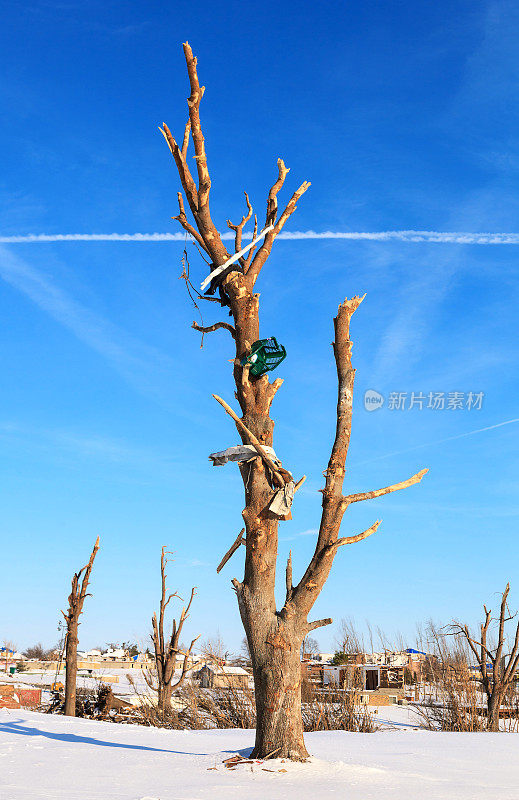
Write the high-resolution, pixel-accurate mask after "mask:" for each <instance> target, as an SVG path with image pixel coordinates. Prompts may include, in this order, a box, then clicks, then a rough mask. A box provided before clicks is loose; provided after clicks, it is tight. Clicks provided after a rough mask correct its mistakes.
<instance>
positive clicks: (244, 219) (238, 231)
mask: <svg viewBox="0 0 519 800" xmlns="http://www.w3.org/2000/svg"><path fill="white" fill-rule="evenodd" d="M244 195H245V200H246V202H247V213H246V214H244V215H243V217H242V219H241V222H239V223H238V224H237V225H233V223H232V222H231V220H230V219H228V220H227V227H228V228H230V229H231V230H232V231H234V232H235V234H236V235H235V237H234V252H235V253H239V252H240V250H241V239H242V233H243V228H244V226H245V225H246V224H247V222H248V221H249V220H250V218H251V217H252V206H251V204H250V200H249V195H248V194H247V192H244ZM252 239H253V240H254V239H255V236H253V237H252ZM240 263H241V264H242V266H243V265H244V263H245V262H244V260H243V258H241V259H240Z"/></svg>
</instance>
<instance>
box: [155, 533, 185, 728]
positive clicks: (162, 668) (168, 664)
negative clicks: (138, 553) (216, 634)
mask: <svg viewBox="0 0 519 800" xmlns="http://www.w3.org/2000/svg"><path fill="white" fill-rule="evenodd" d="M167 562H168V558H167V551H166V548H165V547H163V548H162V552H161V555H160V578H161V593H160V604H159V614H158V616H157V614H153V617H152V620H151V624H152V633H151V640H152V642H153V649H154V655H155V669H156V671H157V684H156V686H155V685H154V684H153V681H152V680H151V679H149V678H147V677H146V675H145V676H144V677H145V679H146V681H147V683H148V685H149V687H150V688H151V689H154V690H155V691H156V692H157V698H158V701H157V702H158V708H159V710H160V712H161V713H162V715H165V714H167V713H168V712H169V711H170V710H171V696H172V694H173V692H174V691H175V690H177V689H180V687H181V686H182V684H183V683H184V681H185V678H186V675H187V673H188V672H189V668H188V660H189V656H190V655H191V651H192V649H193V645H194V644H195V642H196V641H197V639H198V638H199V637H198V636H197V637H196V639H193V641H192V642H191V644H190V646H189V649H188V650H186V651H181V649H180V636H181V634H182V628H183V627H184V623H185V621H186V619H187V618H188V616H189V609H190V608H191V603H192V602H193V598H194V596H195V594H196V589H195V587H193V588H192V589H191V597H190V599H189V603H188V604H187V606H184V607H183V608H182V611H181V613H180V617H179V620H178V622H177V620H175V619H174V620H173V622H172V630H171V636H170V637H169V638H168V637H167V636H166V635H165V634H164V620H165V614H166V608H167V606H168V603H169V602H170V600H172V599H173V598H174V597H177V598H178V597H179V595H178V594H177V593H176V592H173V593H171V594H168V590H167V588H166V580H167V575H166V565H167ZM179 599H180V598H179ZM179 655H182V656H183V660H182V672H181V674H180V677H179V679H178V680H177V682H176V683H173V678H174V676H175V670H176V667H177V659H178V657H179Z"/></svg>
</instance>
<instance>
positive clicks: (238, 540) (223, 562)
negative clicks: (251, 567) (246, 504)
mask: <svg viewBox="0 0 519 800" xmlns="http://www.w3.org/2000/svg"><path fill="white" fill-rule="evenodd" d="M244 533H245V528H242V529H241V531H240V532H239V534H238V536H237V537H236V539H235V540H234V542H233V543H232V545H231V546H230V547H229V549H228V550H227V552H226V554H225V555H224V557H223V558H222V560H221V561H220V563H219V564H218V566H217V567H216V571H217V572H221V571H222V569H223V568H224V567H225V565H226V564H227V562H228V561H229V559H230V558H231V557H232V556H233V555H234V553H235V552H236V550H237V549H238V548H239V546H240V545H241V544H245V537H244V535H243V534H244Z"/></svg>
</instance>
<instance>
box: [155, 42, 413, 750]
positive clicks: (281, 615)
mask: <svg viewBox="0 0 519 800" xmlns="http://www.w3.org/2000/svg"><path fill="white" fill-rule="evenodd" d="M184 55H185V59H186V64H187V71H188V75H189V82H190V88H191V93H190V96H189V98H188V101H187V104H188V113H189V119H188V122H187V124H186V127H185V131H184V136H183V141H182V144H181V145H179V144H177V142H176V140H175V139H174V137H173V135H172V134H171V132H170V130H169V128H168V126H167V125H165V124H164V125H163V126H162V128H161V131H162V133H163V135H164V137H165V139H166V141H167V143H168V146H169V149H170V151H171V153H172V155H173V158H174V160H175V164H176V167H177V170H178V173H179V176H180V182H181V184H182V188H183V191H184V195H185V198H186V200H187V203H188V206H189V209H190V211H191V214H192V215H193V219H194V223H195V225H193V224H192V223H191V222H190V221H189V220H188V218H187V215H186V212H185V207H184V200H183V197H182V194H181V193H180V192H179V193H178V204H179V214H178V216H177V217H176V219H177V220H178V221H179V223H180V224H181V225H182V227H183V228H184V229H185V230H186V231H187V233H188V234H189V235H190V236H191V237H192V238H193V239H194V241H195V243H196V244H197V245H198V247H199V248H200V251H201V252H202V253H203V254H204V257H205V255H207V256H208V257H209V260H210V262H211V263H210V266H209V270H210V272H213V271H214V270H215V269H216V268H217V267H223V268H224V269H223V271H222V272H221V273H220V277H219V278H218V281H217V282H218V287H216V285H214V284H213V286H212V287H210V288H211V289H212V288H214V289H216V288H218V290H219V300H218V302H219V303H220V304H221V305H222V306H223V307H224V308H227V307H228V308H229V310H230V314H231V316H232V318H233V321H234V325H232V324H230V323H229V322H223V321H221V322H216V323H215V324H213V325H210V326H208V327H202V326H200V325H198V324H197V323H193V327H194V328H195V329H196V330H199V331H202V332H204V333H208V332H210V331H216V330H219V329H223V330H225V331H227V332H228V333H229V334H230V335H231V337H232V340H233V343H234V347H235V358H234V381H235V385H236V392H235V396H236V399H237V401H238V403H239V405H240V408H241V412H242V417H241V418H240V417H238V416H237V415H236V414H235V413H234V411H232V409H231V408H230V407H229V406H228V405H227V404H226V403H225V401H223V400H221V399H220V398H217V397H216V395H214V397H215V399H217V400H218V402H220V403H221V405H222V406H223V407H224V408H225V410H226V411H227V412H228V413H229V414H230V415H231V416H232V418H233V419H234V421H235V423H236V427H237V430H238V433H239V435H240V437H241V439H242V442H243V443H244V444H248V445H252V446H253V447H254V448H255V450H256V452H257V453H258V457H256V458H253V460H252V461H249V462H246V463H241V464H240V472H241V476H242V479H243V482H244V488H245V508H244V510H243V512H242V515H243V520H244V524H245V538H244V541H243V536H242V535H241V534H240V535H239V537H238V539H237V540H236V541H235V543H234V544H233V545H232V547H231V549H230V550H228V551H227V553H226V556H225V557H224V559H223V561H225V559H227V558H229V557H231V556H232V553H233V552H235V551H237V550H239V549H241V548H240V547H239V544H240V543H241V542H242V541H243V543H244V544H245V574H244V577H243V580H241V581H240V580H238V579H236V578H235V579H233V581H232V584H233V586H234V589H235V591H236V595H237V599H238V606H239V610H240V614H241V618H242V621H243V625H244V628H245V632H246V635H247V641H248V644H249V650H250V654H251V660H252V665H253V673H254V682H255V697H256V710H257V725H256V744H255V748H254V751H253V756H254V757H256V758H265V757H266V756H268V755H271V754H275V755H276V756H282V757H288V758H290V759H292V760H304V759H305V758H306V757H307V755H308V753H307V750H306V747H305V745H304V741H303V724H302V717H301V664H300V658H299V652H300V647H301V644H302V642H303V639H304V638H305V636H307V635H308V634H309V633H310V632H311V631H313V630H315V629H316V628H319V627H320V626H322V625H328V624H330V623H331V622H332V620H331V619H321V620H317V621H315V622H309V621H308V619H307V618H308V614H309V613H310V611H311V609H312V606H313V605H314V603H315V601H316V599H317V597H318V595H319V593H320V591H321V589H322V588H323V586H324V583H325V581H326V579H327V577H328V574H329V572H330V569H331V566H332V563H333V560H334V558H335V555H336V553H337V551H338V548H339V547H340V546H341V545H346V544H353V543H354V542H358V541H361V540H362V539H365V538H366V537H367V536H369V535H370V534H372V533H374V532H375V531H376V530H377V528H378V526H379V524H380V522H379V521H377V522H375V523H374V524H373V525H371V526H370V527H369V528H368V529H367V530H365V531H364V532H363V533H360V534H358V535H356V536H348V537H343V538H340V539H339V538H338V533H339V528H340V525H341V521H342V517H343V515H344V512H345V511H346V509H347V508H348V507H349V506H350V505H351V504H352V503H357V502H359V501H362V500H369V499H371V498H375V497H381V496H382V495H384V494H388V493H389V492H394V491H396V490H397V489H404V488H405V487H407V486H411V485H412V484H414V483H418V481H420V480H421V479H422V477H423V475H424V474H425V472H426V470H422V471H421V472H419V473H417V474H416V475H413V477H411V478H409V479H408V480H406V481H402V482H401V483H396V484H394V485H392V486H387V487H385V488H383V489H377V490H375V491H371V492H361V493H357V494H351V495H348V496H344V495H343V493H342V484H343V480H344V473H345V460H346V456H347V452H348V446H349V441H350V432H351V415H352V401H353V381H354V375H355V370H354V369H353V366H352V363H351V350H352V342H351V339H350V322H351V317H352V315H353V313H354V312H355V311H356V309H357V308H358V306H359V305H360V303H361V302H362V299H363V298H361V297H353V298H351V299H350V300H348V299H347V300H345V301H344V303H341V305H340V306H339V310H338V314H337V317H336V318H335V320H334V326H335V342H334V343H333V351H334V355H335V362H336V365H337V375H338V382H339V396H338V403H337V429H336V436H335V441H334V444H333V447H332V453H331V457H330V460H329V463H328V468H327V470H326V472H325V476H326V485H325V488H324V490H323V499H322V505H323V511H322V518H321V524H320V528H319V533H318V536H317V542H316V546H315V552H314V555H313V557H312V559H311V561H310V563H309V565H308V567H307V569H306V571H305V574H304V575H303V577H302V579H301V580H300V581H299V583H298V584H297V585H295V586H294V585H293V579H292V561H291V557H290V558H289V561H288V564H287V567H286V598H285V603H284V605H283V607H282V608H281V609H280V610H277V609H276V600H275V593H274V590H275V581H276V560H277V550H278V522H279V518H280V517H279V516H278V514H276V513H275V512H274V511H272V510H271V509H270V504H271V502H272V501H273V497H274V494H275V493H276V492H277V491H278V490H279V489H282V490H283V492H285V491H286V492H288V491H289V490H290V488H292V489H294V483H293V482H292V475H291V474H290V473H289V472H288V471H287V470H286V469H284V468H283V467H282V465H281V462H280V461H279V460H277V459H276V460H275V461H273V460H272V459H271V458H270V457H269V456H268V454H267V453H266V452H265V450H264V449H263V446H264V445H267V446H270V447H271V446H272V441H273V428H274V423H273V421H272V419H271V418H270V407H271V404H272V401H273V399H274V396H275V394H276V392H277V391H278V390H279V388H280V386H281V384H282V383H283V380H282V379H281V378H277V379H276V380H274V381H273V382H272V383H271V382H270V381H269V379H268V377H267V375H262V376H261V377H256V378H255V377H254V376H253V375H251V374H250V364H245V365H242V359H247V357H248V356H249V355H250V353H251V346H252V345H253V344H254V343H255V342H257V341H258V340H259V338H260V331H259V294H257V293H255V291H254V289H255V284H256V281H257V279H258V277H259V274H260V272H261V269H262V267H263V266H264V264H265V262H266V260H267V259H268V257H269V255H270V253H271V250H272V246H273V244H274V240H275V239H276V237H277V236H278V234H279V233H280V232H281V230H282V228H283V226H284V225H285V223H286V222H287V220H288V219H289V217H290V216H291V215H292V214H293V212H294V211H295V210H296V204H297V202H298V201H299V199H300V198H301V197H302V195H303V194H304V193H305V192H306V191H307V189H308V188H309V186H310V184H309V183H308V182H307V181H305V182H303V183H302V184H301V186H300V187H299V188H298V189H296V191H295V192H294V193H293V195H292V197H291V198H290V200H289V201H288V203H287V205H286V207H285V208H284V210H283V211H281V213H279V211H278V194H279V192H280V191H281V189H282V187H283V184H284V182H285V179H286V177H287V175H288V171H289V170H288V169H287V167H285V164H284V162H283V161H282V160H281V159H279V160H278V176H277V178H276V180H275V181H274V183H273V185H272V187H271V189H270V191H269V193H268V198H267V213H266V219H265V226H264V229H263V230H262V231H261V235H262V236H263V239H262V242H261V245H260V246H259V247H258V249H257V250H255V248H254V247H252V248H251V249H250V250H249V251H248V254H247V255H246V256H245V254H244V253H243V254H242V236H243V231H244V226H245V225H246V223H247V222H248V221H249V220H250V219H251V218H252V214H253V209H252V205H251V203H250V201H249V198H248V196H247V194H246V195H245V199H246V203H247V211H246V213H245V214H244V216H243V217H242V219H241V221H240V222H239V223H238V224H236V225H235V224H233V223H232V222H231V221H230V220H229V221H228V222H227V224H228V227H229V228H230V229H231V230H233V231H234V233H235V241H234V251H235V255H234V257H233V259H234V260H233V263H232V264H231V265H228V262H229V260H230V259H231V255H230V253H229V252H228V251H227V249H226V247H225V245H224V243H223V241H222V238H221V236H220V234H219V232H218V229H217V227H216V226H215V224H214V222H213V220H212V218H211V212H210V208H209V194H210V189H211V177H210V174H209V169H208V166H207V156H206V152H205V143H204V136H203V132H202V125H201V121H200V102H201V100H202V97H203V94H204V87H203V86H200V83H199V80H198V74H197V60H196V58H194V56H193V53H192V50H191V47H190V46H189V44H188V43H186V44H184ZM190 141H192V143H193V147H194V161H195V164H196V170H197V175H198V185H197V184H196V183H195V180H194V178H193V176H192V174H191V170H190V168H189V166H188V148H189V144H190ZM257 231H258V222H257V217H255V218H254V232H253V237H255V236H256V233H257ZM238 254H240V255H238ZM213 280H215V278H213ZM209 299H211V300H214V299H215V298H209ZM300 483H301V482H298V484H296V485H295V488H297V486H298V485H300Z"/></svg>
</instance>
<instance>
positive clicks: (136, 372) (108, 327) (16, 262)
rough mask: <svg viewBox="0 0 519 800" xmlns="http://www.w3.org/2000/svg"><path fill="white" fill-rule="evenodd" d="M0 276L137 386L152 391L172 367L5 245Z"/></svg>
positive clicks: (158, 353)
mask: <svg viewBox="0 0 519 800" xmlns="http://www.w3.org/2000/svg"><path fill="white" fill-rule="evenodd" d="M0 278H2V279H3V280H4V281H5V282H6V283H8V284H10V285H11V286H12V287H13V288H15V289H17V290H18V291H20V292H22V293H23V294H24V295H26V296H27V297H28V298H30V300H32V302H33V303H35V304H36V305H37V306H38V307H39V308H41V309H42V310H43V311H45V312H46V313H47V314H49V315H50V316H51V317H52V318H53V319H55V320H56V321H57V322H59V323H60V324H61V325H63V326H64V327H66V328H68V329H69V330H70V331H72V333H73V334H74V335H75V336H77V338H78V339H80V340H81V341H82V342H84V343H85V344H86V345H88V346H89V347H91V348H92V349H93V350H95V351H97V352H98V353H99V354H100V355H101V356H103V358H105V359H107V360H108V361H109V362H110V363H111V364H112V365H113V366H114V367H115V368H116V369H117V370H118V371H119V372H120V373H121V374H122V375H123V376H124V377H125V378H126V379H127V380H128V381H129V382H131V383H133V384H134V385H137V388H139V389H141V390H142V389H146V391H150V390H151V391H153V387H154V385H155V383H156V380H155V378H156V376H157V373H158V372H165V371H166V370H171V369H172V366H173V364H172V361H171V359H170V358H169V357H168V356H166V355H164V354H163V353H161V352H160V351H158V350H156V349H155V348H153V347H149V346H148V345H144V344H142V342H139V341H138V340H136V339H135V338H134V337H132V336H131V335H130V334H128V333H127V332H126V331H124V330H123V329H121V328H119V327H118V326H116V325H114V324H113V323H111V322H109V321H108V320H106V319H105V318H104V317H102V316H101V315H99V314H97V313H95V312H93V311H91V310H90V309H88V308H86V307H85V306H83V305H82V304H81V303H79V302H78V301H77V300H75V299H74V298H72V297H71V296H70V295H69V294H68V293H67V292H65V291H64V290H63V289H62V288H60V287H59V286H57V285H56V284H55V283H54V282H53V281H52V280H51V279H50V278H49V277H48V276H47V275H45V274H43V273H42V272H39V271H38V270H36V269H35V268H34V267H32V266H31V265H29V264H28V263H27V262H26V261H24V260H23V259H21V258H18V257H17V256H16V255H14V254H13V253H11V252H10V250H9V249H8V248H6V247H0Z"/></svg>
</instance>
